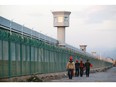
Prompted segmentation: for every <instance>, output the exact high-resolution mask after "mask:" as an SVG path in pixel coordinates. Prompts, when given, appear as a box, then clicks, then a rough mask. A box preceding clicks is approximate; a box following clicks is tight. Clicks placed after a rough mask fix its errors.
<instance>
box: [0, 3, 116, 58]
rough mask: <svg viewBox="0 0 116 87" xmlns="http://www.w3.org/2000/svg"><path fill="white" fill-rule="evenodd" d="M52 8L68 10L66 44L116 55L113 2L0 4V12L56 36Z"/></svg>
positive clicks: (115, 7)
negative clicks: (85, 46)
mask: <svg viewBox="0 0 116 87" xmlns="http://www.w3.org/2000/svg"><path fill="white" fill-rule="evenodd" d="M52 11H71V14H70V25H69V27H66V31H65V32H66V38H65V39H66V43H67V44H70V45H72V46H74V47H77V48H80V47H79V45H81V44H85V45H87V52H89V53H91V51H96V52H97V54H98V55H99V54H101V55H103V56H106V57H107V56H108V57H113V58H114V59H116V55H113V56H112V55H110V54H107V53H111V52H113V53H114V51H115V52H116V5H76V4H74V5H70V4H68V5H62V4H55V5H53V4H51V5H49V4H47V5H44V4H41V5H40V4H39V5H0V16H2V17H5V18H7V19H9V20H13V21H14V22H16V23H19V24H21V25H24V26H26V27H28V28H33V30H36V31H38V32H40V33H43V34H45V35H47V36H50V37H53V38H55V39H57V28H56V27H53V14H52Z"/></svg>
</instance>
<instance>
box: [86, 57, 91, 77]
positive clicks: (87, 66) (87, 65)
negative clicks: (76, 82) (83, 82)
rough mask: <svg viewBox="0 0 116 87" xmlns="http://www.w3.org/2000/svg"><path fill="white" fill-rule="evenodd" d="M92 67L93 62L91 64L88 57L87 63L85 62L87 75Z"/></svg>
mask: <svg viewBox="0 0 116 87" xmlns="http://www.w3.org/2000/svg"><path fill="white" fill-rule="evenodd" d="M90 67H92V64H91V63H90V62H89V60H88V59H87V61H86V63H85V68H86V77H89V73H90Z"/></svg>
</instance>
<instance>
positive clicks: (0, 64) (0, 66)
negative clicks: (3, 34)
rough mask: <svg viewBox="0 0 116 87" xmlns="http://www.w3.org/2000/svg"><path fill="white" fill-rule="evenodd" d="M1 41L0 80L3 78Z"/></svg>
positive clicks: (0, 42) (0, 47)
mask: <svg viewBox="0 0 116 87" xmlns="http://www.w3.org/2000/svg"><path fill="white" fill-rule="evenodd" d="M2 48H3V46H2V40H0V78H2V77H3V56H2V54H3V53H2V52H3V51H2Z"/></svg>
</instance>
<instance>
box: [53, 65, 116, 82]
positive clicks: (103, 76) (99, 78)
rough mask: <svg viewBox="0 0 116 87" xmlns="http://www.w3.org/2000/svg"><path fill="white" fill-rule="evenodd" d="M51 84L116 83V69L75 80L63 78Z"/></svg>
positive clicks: (75, 78)
mask: <svg viewBox="0 0 116 87" xmlns="http://www.w3.org/2000/svg"><path fill="white" fill-rule="evenodd" d="M51 82H116V67H113V68H111V69H108V70H107V71H105V72H97V73H90V77H86V76H85V75H84V76H83V77H73V79H68V78H62V79H58V80H52V81H51Z"/></svg>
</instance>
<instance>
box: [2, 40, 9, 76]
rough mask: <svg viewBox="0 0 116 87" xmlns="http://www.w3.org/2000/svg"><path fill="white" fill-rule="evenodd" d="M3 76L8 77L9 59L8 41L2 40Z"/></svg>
mask: <svg viewBox="0 0 116 87" xmlns="http://www.w3.org/2000/svg"><path fill="white" fill-rule="evenodd" d="M2 51H3V76H4V77H8V72H9V69H8V68H9V61H8V56H9V55H8V41H3V49H2Z"/></svg>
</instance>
